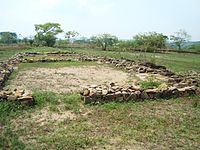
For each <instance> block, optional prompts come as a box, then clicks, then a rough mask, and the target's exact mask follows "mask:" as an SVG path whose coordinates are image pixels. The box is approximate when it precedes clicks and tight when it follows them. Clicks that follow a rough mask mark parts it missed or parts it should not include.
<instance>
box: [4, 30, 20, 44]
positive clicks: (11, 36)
mask: <svg viewBox="0 0 200 150" xmlns="http://www.w3.org/2000/svg"><path fill="white" fill-rule="evenodd" d="M0 43H3V44H13V43H17V34H16V33H14V32H0Z"/></svg>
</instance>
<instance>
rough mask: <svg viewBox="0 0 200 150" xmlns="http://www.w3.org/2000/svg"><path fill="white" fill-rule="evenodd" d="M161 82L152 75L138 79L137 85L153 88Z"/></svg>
mask: <svg viewBox="0 0 200 150" xmlns="http://www.w3.org/2000/svg"><path fill="white" fill-rule="evenodd" d="M161 84H162V82H161V81H159V80H156V79H154V78H153V77H149V78H148V79H146V80H141V81H139V85H140V87H141V88H144V89H154V88H158V87H159V86H160V85H161Z"/></svg>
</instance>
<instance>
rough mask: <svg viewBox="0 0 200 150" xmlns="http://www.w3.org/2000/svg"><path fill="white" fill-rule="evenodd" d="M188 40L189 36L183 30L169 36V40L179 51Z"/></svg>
mask: <svg viewBox="0 0 200 150" xmlns="http://www.w3.org/2000/svg"><path fill="white" fill-rule="evenodd" d="M190 38H191V36H190V35H189V34H188V33H187V32H186V31H185V30H179V31H178V32H175V33H174V35H171V36H170V40H172V41H173V43H174V44H175V45H176V46H177V47H178V49H179V50H180V49H181V48H182V47H183V45H184V44H185V43H186V42H188V41H189V39H190Z"/></svg>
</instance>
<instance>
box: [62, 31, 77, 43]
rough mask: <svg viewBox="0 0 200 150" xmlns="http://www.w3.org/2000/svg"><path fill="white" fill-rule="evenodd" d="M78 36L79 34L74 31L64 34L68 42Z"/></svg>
mask: <svg viewBox="0 0 200 150" xmlns="http://www.w3.org/2000/svg"><path fill="white" fill-rule="evenodd" d="M78 35H79V33H78V32H76V31H68V32H66V33H65V38H67V39H68V41H70V40H71V39H72V38H75V37H76V36H78ZM72 42H73V41H72Z"/></svg>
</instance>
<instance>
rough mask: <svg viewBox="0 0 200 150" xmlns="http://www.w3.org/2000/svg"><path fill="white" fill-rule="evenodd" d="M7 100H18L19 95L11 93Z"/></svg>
mask: <svg viewBox="0 0 200 150" xmlns="http://www.w3.org/2000/svg"><path fill="white" fill-rule="evenodd" d="M7 100H8V101H16V100H17V96H15V95H9V96H8V97H7Z"/></svg>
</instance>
